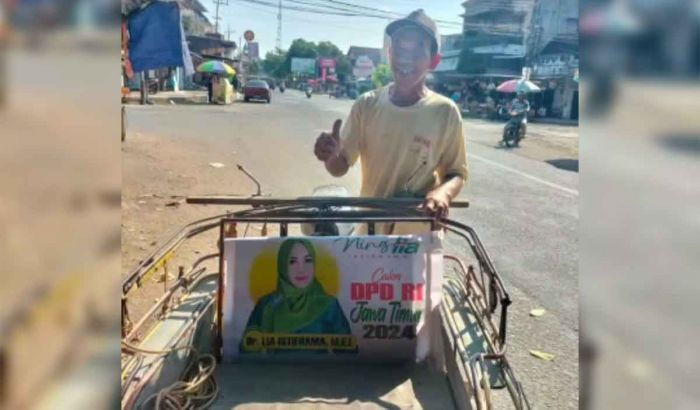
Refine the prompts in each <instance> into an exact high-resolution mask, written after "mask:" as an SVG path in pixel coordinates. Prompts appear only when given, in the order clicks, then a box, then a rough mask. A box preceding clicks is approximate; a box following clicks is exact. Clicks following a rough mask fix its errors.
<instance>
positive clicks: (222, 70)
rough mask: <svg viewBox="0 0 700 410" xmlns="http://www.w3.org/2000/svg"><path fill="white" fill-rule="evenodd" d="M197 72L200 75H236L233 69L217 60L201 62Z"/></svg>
mask: <svg viewBox="0 0 700 410" xmlns="http://www.w3.org/2000/svg"><path fill="white" fill-rule="evenodd" d="M197 71H198V72H200V73H209V74H226V75H229V76H231V75H234V74H236V70H234V69H233V67H231V66H230V65H228V64H226V63H222V62H221V61H218V60H209V61H205V62H203V63H202V64H200V65H199V66H197Z"/></svg>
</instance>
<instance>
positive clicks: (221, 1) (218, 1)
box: [214, 0, 228, 33]
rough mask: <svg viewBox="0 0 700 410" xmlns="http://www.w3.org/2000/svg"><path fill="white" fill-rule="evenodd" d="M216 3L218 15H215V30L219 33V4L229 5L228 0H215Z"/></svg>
mask: <svg viewBox="0 0 700 410" xmlns="http://www.w3.org/2000/svg"><path fill="white" fill-rule="evenodd" d="M214 4H215V5H216V16H215V17H214V32H216V33H218V32H219V20H220V19H221V17H219V6H228V0H214Z"/></svg>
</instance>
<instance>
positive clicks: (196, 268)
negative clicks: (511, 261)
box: [121, 196, 530, 410]
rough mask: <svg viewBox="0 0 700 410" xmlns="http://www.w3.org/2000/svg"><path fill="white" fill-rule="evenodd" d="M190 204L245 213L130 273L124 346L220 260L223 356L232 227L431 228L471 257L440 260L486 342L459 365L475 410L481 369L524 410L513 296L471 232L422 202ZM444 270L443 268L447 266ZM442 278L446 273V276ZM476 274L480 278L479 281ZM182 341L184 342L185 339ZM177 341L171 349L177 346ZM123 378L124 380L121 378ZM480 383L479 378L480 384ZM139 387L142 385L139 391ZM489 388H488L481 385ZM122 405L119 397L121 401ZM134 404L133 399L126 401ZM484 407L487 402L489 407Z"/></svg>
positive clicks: (222, 219)
mask: <svg viewBox="0 0 700 410" xmlns="http://www.w3.org/2000/svg"><path fill="white" fill-rule="evenodd" d="M187 203H189V204H201V205H226V206H247V207H249V208H248V209H244V210H241V211H236V212H226V213H224V214H220V215H216V216H212V217H208V218H204V219H200V220H197V221H195V222H192V223H189V224H187V225H185V226H184V227H183V228H181V229H178V230H177V231H175V232H174V233H173V234H172V235H170V236H169V237H168V238H167V239H166V241H165V242H163V244H162V245H161V246H160V247H158V248H157V249H156V250H155V251H154V252H153V253H151V255H149V256H148V257H147V258H146V259H145V260H143V261H141V262H140V263H139V264H138V266H137V267H136V268H135V269H134V270H132V272H131V273H130V274H129V275H128V277H127V278H126V279H125V280H124V281H123V283H122V326H121V327H122V340H123V341H124V342H126V343H132V342H135V341H137V337H138V332H139V331H140V330H141V329H142V328H143V327H144V324H145V323H147V322H148V319H149V318H152V317H153V316H154V315H159V314H164V313H165V312H166V311H167V310H168V309H169V308H170V307H172V306H171V304H172V303H176V302H175V301H174V300H173V295H174V294H175V293H176V292H177V291H178V290H183V291H185V292H186V291H187V290H189V289H191V287H192V285H193V284H194V283H195V282H197V281H200V280H202V279H203V278H204V276H210V275H204V276H203V274H204V272H205V271H206V269H205V268H204V267H201V265H202V264H203V263H204V262H205V261H207V260H212V259H216V258H218V259H219V265H218V266H219V272H218V273H216V275H218V290H217V292H216V297H215V298H213V299H214V300H212V303H213V302H214V301H215V303H216V306H215V309H216V320H217V324H216V327H217V335H216V338H215V339H216V341H217V346H215V353H216V354H218V355H219V358H220V353H221V335H220V332H218V330H220V329H221V328H222V327H221V326H222V323H221V319H222V312H221V309H222V300H221V298H222V281H223V250H222V246H223V239H224V238H227V237H238V233H237V227H238V226H240V225H243V224H245V225H246V232H247V227H248V226H249V225H250V224H262V225H263V228H262V236H267V226H268V225H277V226H278V227H279V236H280V237H285V236H287V235H288V227H289V225H293V224H311V223H319V222H333V223H360V224H366V225H367V232H368V235H374V234H375V231H376V224H377V223H406V222H409V223H410V222H413V223H416V222H417V223H424V224H428V225H430V228H431V230H440V229H444V230H445V231H446V232H449V233H451V234H454V235H456V236H458V237H461V238H462V239H464V240H465V241H466V242H467V244H468V246H469V248H470V249H471V251H472V253H473V254H474V256H475V257H476V261H477V267H476V268H475V267H474V265H469V266H466V265H465V264H464V262H463V261H462V260H461V259H460V258H459V257H457V256H454V255H449V254H445V256H444V258H445V260H446V261H450V262H452V265H453V269H454V270H455V272H457V273H458V278H459V286H460V288H461V289H460V290H461V293H460V294H461V295H462V296H463V302H462V303H463V304H464V306H466V307H468V308H469V309H470V310H471V312H472V313H473V316H474V317H475V318H476V321H477V322H478V324H479V326H480V328H481V330H482V333H483V335H484V338H485V341H486V344H487V346H488V350H489V351H488V352H486V353H483V352H482V353H477V354H474V355H472V356H471V357H461V360H460V361H459V362H460V363H462V364H463V368H462V369H461V371H463V372H468V375H469V379H470V380H469V381H470V383H471V391H472V392H474V393H475V402H476V408H477V409H478V410H482V409H485V408H487V407H490V406H489V405H488V404H486V405H485V404H484V403H482V400H481V399H480V396H478V394H477V393H476V392H483V391H484V390H485V389H488V388H495V387H490V386H484V384H483V383H484V382H485V379H486V376H485V375H486V366H485V363H486V362H491V363H493V364H495V365H497V366H498V367H499V368H500V369H501V370H502V372H503V376H504V377H503V380H504V381H505V385H504V386H499V387H506V388H507V389H508V391H509V393H510V396H511V398H512V399H513V403H514V405H515V408H517V409H529V408H530V404H529V402H528V400H527V397H526V396H525V393H524V391H523V389H522V386H521V384H520V383H519V382H518V381H517V379H516V378H515V375H514V374H513V370H512V368H511V367H510V365H509V363H508V360H507V359H506V355H505V354H506V328H507V314H508V306H509V305H510V304H511V299H510V296H509V295H508V292H507V291H506V289H505V287H504V285H503V281H502V280H501V278H500V276H499V275H498V273H497V271H496V268H495V266H494V264H493V262H492V260H491V258H490V257H489V255H488V253H487V252H486V249H485V248H484V246H483V244H482V243H481V241H480V240H479V237H478V236H477V234H476V232H475V231H474V230H473V229H472V228H471V227H469V226H467V225H465V224H462V223H460V222H457V221H455V220H452V219H449V218H441V219H435V218H431V217H428V216H426V215H424V214H423V213H421V212H420V210H419V209H418V206H419V205H420V203H421V200H420V199H416V198H392V199H377V198H352V197H302V198H264V197H260V196H253V197H230V196H205V197H188V198H187ZM468 206H469V203H468V202H466V201H455V202H453V203H452V204H451V207H453V208H466V207H468ZM217 227H218V228H219V242H218V247H219V252H218V253H212V254H207V255H205V256H202V257H200V258H198V259H197V260H196V261H195V262H194V263H193V264H192V266H191V267H190V268H189V269H188V270H187V271H186V272H185V270H184V268H183V267H182V266H180V267H179V269H178V276H177V280H175V281H174V283H173V284H172V285H170V287H169V288H168V284H167V272H168V261H169V260H170V259H171V258H172V257H173V255H174V254H175V251H176V250H177V249H178V248H179V247H180V246H181V245H182V244H183V243H184V242H185V241H187V240H188V239H191V238H193V237H195V236H198V235H200V234H202V233H204V232H207V231H210V230H212V229H214V228H217ZM446 268H447V264H446ZM161 269H162V270H163V272H164V278H165V279H164V280H165V281H166V283H165V285H164V288H165V289H167V290H166V291H165V292H164V294H163V296H162V297H161V298H159V299H158V300H157V301H156V303H155V304H154V305H153V306H152V307H151V309H149V311H148V312H147V313H146V314H144V315H143V316H142V317H141V318H140V319H139V320H138V322H137V323H136V324H133V323H132V322H131V320H130V317H129V310H128V307H127V305H128V298H129V294H130V293H132V292H133V291H134V289H136V288H139V287H140V286H141V285H142V284H143V283H144V282H145V281H146V280H148V279H149V278H150V277H151V276H152V275H153V274H154V273H155V272H156V271H158V270H161ZM446 270H447V269H446ZM477 271H478V274H477ZM208 307H210V305H207V307H206V308H204V309H202V311H201V312H199V315H198V316H196V317H193V318H192V323H193V324H196V323H197V321H198V320H199V318H201V317H202V315H203V314H204V313H205V311H206V310H207V308H208ZM496 322H497V323H496ZM183 336H184V334H183ZM178 341H179V340H176V341H175V342H174V343H177V342H178ZM452 349H453V351H452V352H447V353H452V354H454V355H462V356H463V353H461V351H458V350H457V347H456V345H453V346H452ZM125 353H126V354H127V355H129V354H131V357H130V359H128V360H126V362H123V366H122V367H123V369H125V368H129V366H131V367H132V368H135V367H138V366H135V365H137V364H138V361H139V359H140V357H139V355H138V354H134V352H128V351H126V352H125ZM126 373H128V372H126ZM480 375H481V377H479V376H480ZM122 377H123V381H124V380H126V382H125V383H123V388H122V394H123V395H124V394H125V393H127V390H129V388H130V387H131V386H129V384H130V383H131V382H132V381H133V380H132V379H133V374H125V375H124V374H123V375H122ZM144 382H145V381H144V380H140V381H139V385H141V387H143V384H144ZM486 383H488V382H486ZM138 390H139V389H138V386H137V388H136V391H133V390H132V391H131V393H132V396H138V394H139V391H138ZM123 398H124V396H123ZM131 399H132V400H134V401H135V400H136V398H135V397H131ZM487 403H488V401H487Z"/></svg>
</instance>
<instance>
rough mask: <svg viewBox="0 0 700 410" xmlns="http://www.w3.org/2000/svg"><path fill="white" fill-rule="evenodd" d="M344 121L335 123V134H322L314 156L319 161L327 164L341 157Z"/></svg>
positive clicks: (317, 142) (315, 147)
mask: <svg viewBox="0 0 700 410" xmlns="http://www.w3.org/2000/svg"><path fill="white" fill-rule="evenodd" d="M342 124H343V120H335V122H334V123H333V132H332V133H330V134H329V133H327V132H322V133H321V135H320V136H319V137H318V139H317V140H316V145H315V146H314V154H315V155H316V158H318V159H319V161H323V162H326V161H328V160H329V159H331V158H337V157H338V155H340V127H341V125H342Z"/></svg>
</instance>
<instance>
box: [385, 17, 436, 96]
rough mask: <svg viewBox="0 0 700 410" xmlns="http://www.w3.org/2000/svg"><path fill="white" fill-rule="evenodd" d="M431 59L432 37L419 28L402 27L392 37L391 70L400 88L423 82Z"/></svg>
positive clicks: (395, 82)
mask: <svg viewBox="0 0 700 410" xmlns="http://www.w3.org/2000/svg"><path fill="white" fill-rule="evenodd" d="M431 60H432V55H431V52H430V39H429V38H428V36H427V35H426V34H425V33H423V32H422V31H420V30H419V29H416V28H412V27H407V28H402V29H399V30H397V31H396V32H395V33H394V35H393V36H392V37H391V50H390V62H391V71H393V73H394V84H396V86H397V87H398V88H402V89H410V88H413V87H415V86H417V85H418V84H419V83H420V82H422V81H423V80H424V78H425V76H426V75H427V74H428V70H430V68H431V67H430V66H431Z"/></svg>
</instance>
